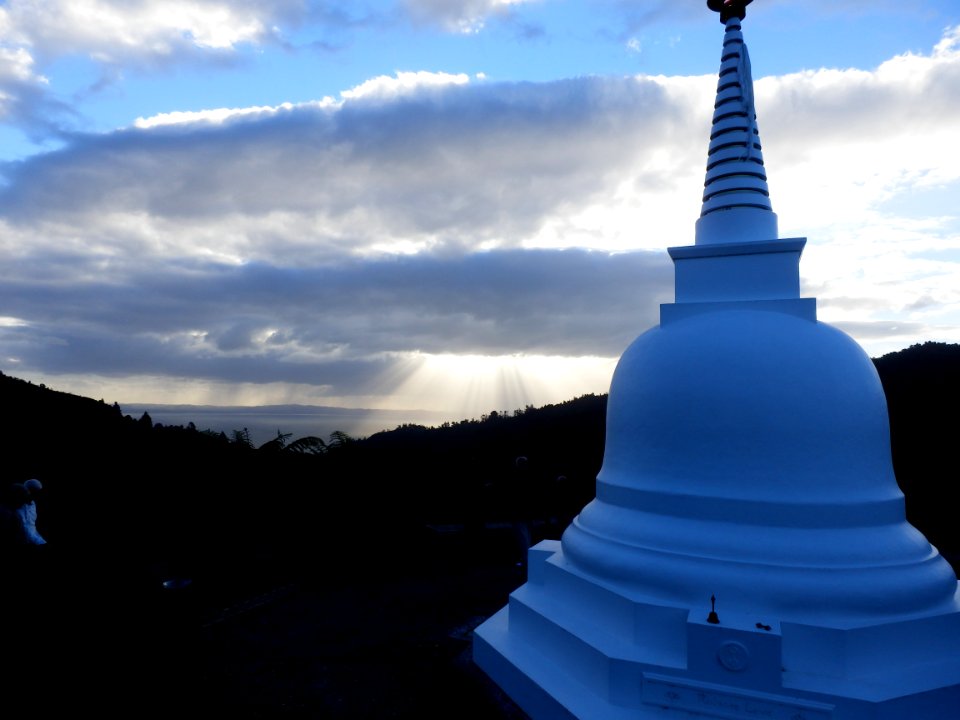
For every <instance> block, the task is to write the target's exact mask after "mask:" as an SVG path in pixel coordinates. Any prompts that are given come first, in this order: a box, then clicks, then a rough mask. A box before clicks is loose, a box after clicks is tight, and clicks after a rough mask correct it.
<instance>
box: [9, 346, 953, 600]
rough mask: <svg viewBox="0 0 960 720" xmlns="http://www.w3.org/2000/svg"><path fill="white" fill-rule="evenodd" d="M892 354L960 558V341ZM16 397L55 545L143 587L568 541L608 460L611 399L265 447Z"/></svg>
mask: <svg viewBox="0 0 960 720" xmlns="http://www.w3.org/2000/svg"><path fill="white" fill-rule="evenodd" d="M876 365H877V368H878V371H879V374H880V377H881V380H882V382H883V384H884V388H885V390H886V392H887V395H888V402H889V408H890V415H891V429H892V442H893V453H894V465H895V469H896V473H897V477H898V480H899V482H900V484H901V487H902V488H903V490H904V492H905V494H906V497H907V508H908V517H909V519H910V520H911V522H913V523H914V524H915V525H916V526H917V527H918V528H919V529H920V530H921V531H922V532H924V533H925V534H926V535H927V536H928V537H929V538H930V540H931V541H933V542H934V544H936V545H937V546H938V547H939V548H940V550H941V551H942V552H944V554H947V555H948V556H954V557H955V556H956V555H957V553H958V551H960V542H958V535H960V533H958V530H957V523H956V519H955V511H954V509H953V507H952V505H951V503H950V502H949V501H948V498H949V497H950V496H951V493H950V490H951V486H953V485H956V484H957V482H958V479H957V470H956V455H955V451H954V446H953V442H952V441H953V439H954V438H955V436H956V433H957V411H958V407H960V346H957V345H945V344H942V343H926V344H924V345H917V346H914V347H911V348H909V349H907V350H903V351H901V352H898V353H893V354H890V355H886V356H884V357H882V358H880V359H878V360H877V361H876ZM0 396H2V398H3V406H4V414H3V420H2V423H0V447H2V448H3V450H4V452H3V458H4V465H3V467H4V475H5V481H6V482H16V481H22V480H24V479H26V478H28V477H38V478H40V479H41V480H42V481H43V483H44V485H45V489H46V492H47V497H46V498H45V502H44V503H43V504H42V506H41V513H40V526H41V529H42V532H43V534H44V535H45V536H46V537H47V539H48V540H49V541H50V543H51V544H56V545H59V546H61V547H70V548H71V552H73V553H74V554H75V555H76V557H77V558H78V561H79V562H86V563H89V566H90V568H91V570H92V571H100V572H103V573H109V574H111V576H117V577H122V578H123V580H122V582H131V583H135V582H143V583H147V584H149V583H151V582H154V581H155V580H156V579H157V578H158V577H162V576H171V575H176V574H180V575H186V576H193V577H201V576H206V577H210V578H215V577H216V578H228V577H229V578H230V582H231V583H233V586H234V589H236V587H235V585H236V583H238V582H242V580H240V579H241V578H245V577H248V578H258V581H259V582H271V581H273V580H276V581H277V582H280V581H282V580H283V579H284V578H285V577H289V576H290V575H291V574H294V573H298V572H302V571H303V570H304V569H305V568H308V569H309V568H313V569H315V570H319V571H323V572H326V571H330V572H334V571H345V570H348V569H349V567H350V566H352V565H355V564H357V563H362V564H363V565H364V567H370V565H371V564H373V565H374V566H376V564H377V563H380V564H382V565H384V566H387V565H389V564H390V563H391V562H396V558H397V554H398V553H400V552H406V551H407V550H409V548H414V547H418V548H422V547H423V546H422V545H416V541H417V538H419V537H421V536H422V535H423V534H424V533H429V532H435V531H440V530H444V529H451V528H452V529H456V530H457V531H458V532H461V533H463V534H464V535H465V536H471V537H474V538H476V539H477V540H478V542H483V538H484V537H486V538H487V540H490V539H491V538H492V537H494V535H492V534H490V533H491V532H492V531H491V528H493V529H495V528H497V527H501V526H502V527H509V526H510V525H511V524H512V523H516V522H518V521H523V522H525V523H527V524H528V527H529V528H531V532H532V537H531V540H532V541H533V542H536V540H538V539H539V538H540V537H544V536H552V537H559V535H560V532H561V531H562V529H563V528H564V527H565V526H566V524H567V523H569V521H570V519H571V518H572V517H573V516H574V515H575V514H576V513H577V512H578V511H579V509H580V508H581V507H582V506H583V505H584V504H586V503H587V502H588V501H589V500H590V499H591V498H592V496H593V492H594V482H595V478H596V475H597V472H598V471H599V469H600V466H601V463H602V459H603V442H604V431H605V427H604V425H605V412H606V397H605V396H596V395H586V396H583V397H580V398H576V399H574V400H570V401H568V402H565V403H560V404H557V405H549V406H546V407H542V408H532V407H528V408H525V409H522V410H517V411H514V412H510V413H500V412H491V413H490V414H489V415H487V416H484V417H483V418H481V419H480V420H464V421H462V422H457V423H451V424H445V425H444V426H442V427H438V428H425V427H421V426H415V425H407V426H401V427H399V428H397V429H395V430H392V431H389V432H383V433H377V434H375V435H373V436H371V437H369V438H364V439H355V438H349V437H348V436H346V435H343V434H342V433H338V434H335V437H331V438H330V439H329V440H328V441H326V442H323V441H321V440H320V439H312V440H309V441H307V442H305V443H299V444H297V439H294V438H289V437H288V436H285V435H283V434H282V433H279V432H278V439H277V440H276V441H272V442H271V443H268V444H267V445H266V446H265V447H263V448H260V449H257V448H254V447H252V446H251V445H250V443H249V442H244V441H243V433H242V431H237V432H236V433H233V434H231V435H229V436H228V435H227V434H224V433H212V432H205V431H204V429H202V428H201V429H198V428H195V427H193V426H192V424H191V425H188V426H187V427H179V426H176V427H174V426H161V425H157V424H154V423H153V422H152V421H151V420H150V418H149V416H145V417H140V418H132V417H129V416H125V415H124V414H123V412H122V409H121V408H120V407H118V406H116V405H110V404H107V403H105V402H103V401H96V400H92V399H88V398H83V397H78V396H75V395H70V394H67V393H62V392H55V391H53V390H50V389H47V388H44V387H43V386H39V385H34V384H31V383H28V382H25V381H22V380H18V379H16V378H12V377H8V376H0ZM296 449H299V450H300V452H297V451H295V450H296ZM427 528H432V530H428V529H427ZM485 532H486V533H488V534H487V535H486V536H484V533H485ZM368 548H375V551H374V552H371V551H370V550H369V549H368ZM405 548H406V550H405ZM408 561H409V560H405V562H408ZM224 582H225V583H226V581H224ZM211 584H213V583H211Z"/></svg>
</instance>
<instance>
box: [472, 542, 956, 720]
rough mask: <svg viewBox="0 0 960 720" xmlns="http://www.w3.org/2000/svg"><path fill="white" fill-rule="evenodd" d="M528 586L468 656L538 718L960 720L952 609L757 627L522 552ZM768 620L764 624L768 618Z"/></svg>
mask: <svg viewBox="0 0 960 720" xmlns="http://www.w3.org/2000/svg"><path fill="white" fill-rule="evenodd" d="M528 568H529V570H528V573H529V577H528V581H527V583H526V584H525V585H523V586H522V587H520V588H519V589H517V590H516V591H515V592H514V593H512V594H511V596H510V601H509V604H508V605H507V606H506V607H505V608H503V609H502V610H501V611H500V612H499V613H497V614H496V615H494V616H493V617H492V618H490V619H489V620H488V621H487V622H485V623H484V624H482V625H481V626H480V627H478V628H477V630H476V634H475V639H474V660H475V661H476V662H477V664H478V665H479V666H480V667H481V668H482V669H483V670H484V671H485V672H486V673H487V674H488V675H489V676H490V677H491V678H493V680H494V681H496V682H497V684H498V685H500V687H501V688H503V690H504V691H505V692H506V693H507V694H508V695H509V696H510V697H511V698H512V699H513V700H514V702H516V703H517V704H518V705H519V706H520V707H521V708H523V710H524V711H525V712H526V713H527V714H529V715H530V716H531V717H532V718H535V719H539V718H550V719H555V718H579V719H580V720H589V719H592V718H596V719H598V720H599V719H601V718H602V719H604V720H617V719H619V718H624V719H626V718H630V719H631V720H653V719H654V718H657V719H663V720H671V719H673V720H681V719H687V718H701V717H702V718H725V719H727V720H754V719H756V718H769V719H770V720H904V719H906V718H909V719H910V720H948V719H950V718H955V717H958V716H960V684H958V683H960V590H958V596H957V602H955V603H954V609H953V610H952V611H951V610H944V611H943V612H940V613H935V614H928V615H923V616H915V617H906V618H898V619H896V620H892V621H885V622H882V623H879V624H865V625H859V626H847V627H823V626H817V625H814V624H803V623H796V622H780V623H775V622H770V621H769V620H768V619H767V620H766V621H765V622H759V621H758V620H757V618H755V617H752V616H750V617H746V616H737V615H736V614H733V613H730V612H724V611H722V610H721V608H720V607H717V615H718V619H719V623H711V622H708V616H709V614H710V609H711V608H710V599H709V598H705V599H704V606H703V607H698V608H687V607H675V606H670V605H659V604H655V603H653V602H650V601H649V600H646V599H644V598H642V597H640V596H638V595H633V594H631V593H630V591H629V590H624V589H623V588H618V587H616V586H615V585H613V584H609V583H605V582H603V581H602V580H598V579H597V578H595V577H588V576H587V575H585V574H584V573H583V572H581V571H579V570H578V569H577V568H575V567H573V566H572V565H571V564H570V563H569V562H568V561H567V560H566V559H565V558H564V555H563V549H562V547H561V543H560V542H559V541H553V540H547V541H544V542H541V543H540V544H538V545H537V546H536V547H534V548H532V549H531V550H530V555H529V563H528ZM767 623H769V624H767Z"/></svg>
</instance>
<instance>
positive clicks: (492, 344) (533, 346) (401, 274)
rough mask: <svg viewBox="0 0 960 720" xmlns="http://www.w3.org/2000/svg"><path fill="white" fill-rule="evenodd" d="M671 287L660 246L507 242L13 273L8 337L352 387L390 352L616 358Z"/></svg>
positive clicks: (62, 352) (140, 363)
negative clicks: (309, 262)
mask: <svg viewBox="0 0 960 720" xmlns="http://www.w3.org/2000/svg"><path fill="white" fill-rule="evenodd" d="M671 294H672V278H671V274H670V269H669V266H668V263H667V262H665V260H664V258H662V257H661V255H660V254H657V253H643V252H637V253H629V254H624V255H609V254H606V253H591V252H586V251H579V250H568V251H547V250H542V251H499V252H489V253H482V254H472V255H466V256H460V257H454V258H436V257H401V258H396V259H391V260H381V261H371V262H346V263H343V264H341V265H331V266H324V267H305V268H289V267H279V266H275V265H266V264H262V263H251V264H248V265H244V266H240V267H231V266H224V265H211V266H191V267H185V268H181V269H180V271H179V272H178V271H176V270H173V269H166V270H163V271H160V272H142V273H137V274H132V275H130V276H128V277H126V278H123V279H122V280H119V279H117V278H111V279H104V280H102V281H98V280H94V279H90V280H88V281H87V282H78V283H70V284H67V283H60V282H56V283H51V284H38V283H37V282H35V281H33V280H24V281H17V280H15V279H13V278H9V279H8V280H7V281H6V282H5V283H4V284H3V286H2V288H0V304H2V306H3V307H4V308H7V312H9V313H11V314H12V315H14V316H16V317H20V318H26V319H27V320H28V321H27V323H26V324H24V325H20V326H14V327H8V328H5V329H4V331H3V333H2V335H0V337H2V341H0V342H2V347H3V351H4V353H5V354H7V355H8V356H9V355H16V356H17V357H18V358H19V360H20V362H21V363H22V364H23V365H24V366H28V367H31V368H34V369H36V370H39V371H41V372H43V373H50V374H59V373H94V374H101V375H129V374H146V375H156V374H160V375H168V376H172V377H193V378H206V379H209V380H221V381H228V382H252V383H266V382H292V383H306V384H322V385H329V386H330V388H331V392H332V393H335V394H340V393H343V394H349V393H350V392H355V391H356V387H354V386H355V385H356V384H358V383H359V384H362V383H364V382H368V381H372V380H373V379H374V378H375V377H377V376H379V375H381V374H383V373H384V372H385V371H386V370H387V366H388V365H389V364H390V363H391V362H394V359H392V358H391V354H392V353H405V352H423V353H469V354H477V353H479V354H491V353H492V354H501V353H506V354H510V353H529V354H548V355H549V354H560V355H568V354H569V355H579V354H583V353H584V352H590V353H593V354H598V355H602V356H610V355H616V354H619V352H621V351H622V350H623V348H624V347H626V345H627V344H628V343H629V342H630V340H632V339H633V337H634V336H635V335H637V334H638V333H639V332H640V331H641V330H642V329H644V328H646V327H648V326H650V325H651V324H653V323H654V322H655V321H656V310H655V304H654V305H651V302H650V301H651V300H657V299H659V300H662V301H667V300H669V299H670V297H669V296H670V295H671Z"/></svg>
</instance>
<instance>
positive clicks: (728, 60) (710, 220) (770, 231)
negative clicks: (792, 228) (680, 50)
mask: <svg viewBox="0 0 960 720" xmlns="http://www.w3.org/2000/svg"><path fill="white" fill-rule="evenodd" d="M751 1H752V0H707V7H709V8H710V9H711V10H714V11H716V12H719V13H720V19H721V20H722V21H723V23H724V25H725V26H726V31H725V32H724V37H723V54H722V55H721V58H720V77H719V82H718V83H717V97H716V102H715V103H714V110H713V125H712V126H711V128H710V149H709V151H708V153H707V175H706V180H705V181H704V191H703V205H702V207H701V209H700V219H699V220H698V221H697V230H696V244H697V245H710V244H715V243H736V242H751V241H756V240H776V239H777V216H776V214H774V212H773V207H772V206H771V204H770V190H769V189H768V187H767V175H766V171H765V170H764V167H763V152H762V149H761V146H760V134H759V132H758V131H757V122H756V110H755V108H754V104H753V77H752V73H751V69H750V55H749V53H748V52H747V46H746V43H744V41H743V34H742V33H741V30H740V20H742V19H743V18H744V16H745V15H746V13H747V11H746V6H747V5H748V4H749V3H750V2H751Z"/></svg>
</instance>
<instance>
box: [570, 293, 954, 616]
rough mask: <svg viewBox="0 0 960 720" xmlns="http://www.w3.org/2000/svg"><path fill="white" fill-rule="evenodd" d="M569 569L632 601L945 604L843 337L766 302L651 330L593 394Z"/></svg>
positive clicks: (773, 610) (865, 362)
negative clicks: (595, 442) (582, 499)
mask: <svg viewBox="0 0 960 720" xmlns="http://www.w3.org/2000/svg"><path fill="white" fill-rule="evenodd" d="M563 551H564V556H565V557H566V559H567V560H568V561H569V562H571V563H572V564H573V565H574V566H575V567H579V568H581V569H582V570H584V571H586V572H589V573H591V574H593V575H598V576H601V577H607V578H609V579H610V581H611V582H615V583H617V584H619V585H624V584H625V585H628V586H629V588H630V591H631V592H633V593H639V594H641V595H642V596H644V597H646V598H647V599H649V600H652V601H657V602H669V603H671V604H674V603H676V604H681V605H687V606H696V605H698V604H699V605H702V604H703V602H704V599H705V598H708V597H709V596H710V595H711V594H716V595H717V596H719V597H722V598H723V600H724V607H725V608H727V609H728V610H730V611H734V612H739V613H753V614H755V615H757V617H758V619H761V618H763V617H776V618H778V619H781V620H795V621H804V620H813V619H818V620H819V621H823V620H824V618H823V617H821V616H824V615H827V616H829V621H830V622H831V623H833V624H839V625H846V624H857V623H860V622H863V621H866V620H876V619H877V617H878V616H882V617H885V618H886V617H891V616H893V617H895V616H902V615H909V614H911V613H914V612H918V611H929V610H930V609H931V608H934V607H937V606H940V605H943V606H944V607H947V606H950V605H951V603H952V602H953V597H954V594H955V593H956V590H957V581H956V577H955V576H954V574H953V571H952V570H951V568H950V566H949V565H948V564H947V563H946V561H944V560H943V559H942V558H941V557H940V556H939V554H938V553H937V552H936V550H934V549H933V548H932V547H931V546H930V544H929V543H928V542H927V541H926V539H925V538H924V537H923V536H922V535H921V534H920V533H919V532H918V531H917V530H915V529H914V528H913V527H912V526H910V525H909V524H908V523H907V522H906V520H905V513H904V502H903V495H902V493H901V492H900V490H899V488H898V486H897V483H896V479H895V477H894V474H893V469H892V464H891V456H890V440H889V429H888V421H887V409H886V401H885V398H884V393H883V387H882V386H881V384H880V380H879V378H878V376H877V373H876V370H875V369H874V366H873V363H872V362H871V360H870V358H869V357H868V356H867V354H866V353H865V352H864V351H863V350H862V349H861V348H860V346H859V345H857V343H856V342H854V341H853V340H852V339H851V338H850V337H849V336H847V335H846V334H844V333H843V332H841V331H839V330H837V329H836V328H833V327H831V326H829V325H826V324H824V323H820V322H816V321H811V320H809V319H807V318H803V317H797V316H794V315H790V314H786V313H783V312H776V311H769V310H748V309H730V310H723V311H713V312H703V313H699V314H695V315H692V316H690V317H687V318H684V319H682V320H679V321H675V322H671V323H669V324H666V325H661V326H659V327H656V328H653V329H651V330H649V331H648V332H646V333H644V334H643V335H641V336H640V337H639V338H637V340H635V341H634V343H633V344H632V345H631V346H630V347H629V348H628V349H627V350H626V352H624V354H623V356H622V357H621V360H620V363H619V365H618V366H617V370H616V372H615V374H614V377H613V381H612V384H611V387H610V397H609V405H608V410H607V441H606V449H605V452H604V464H603V469H602V470H601V472H600V475H599V477H598V478H597V499H596V500H594V501H593V502H592V503H591V504H590V505H588V506H587V507H586V508H584V510H583V511H582V512H581V513H580V516H579V517H578V518H577V519H576V521H575V522H574V524H573V525H571V526H570V528H569V529H568V530H567V532H566V533H565V534H564V537H563Z"/></svg>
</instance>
